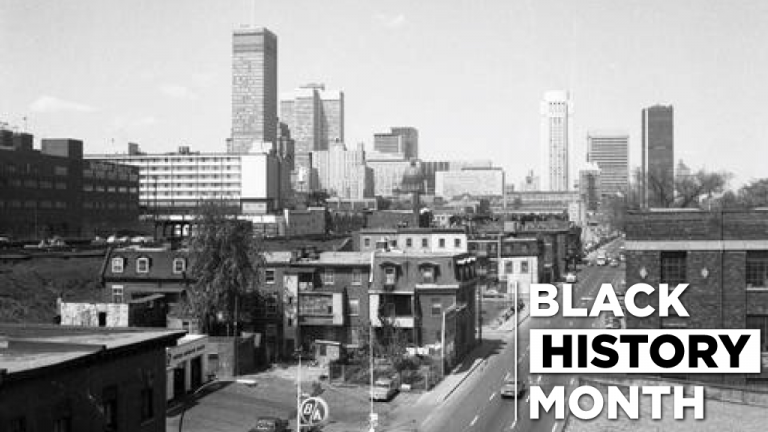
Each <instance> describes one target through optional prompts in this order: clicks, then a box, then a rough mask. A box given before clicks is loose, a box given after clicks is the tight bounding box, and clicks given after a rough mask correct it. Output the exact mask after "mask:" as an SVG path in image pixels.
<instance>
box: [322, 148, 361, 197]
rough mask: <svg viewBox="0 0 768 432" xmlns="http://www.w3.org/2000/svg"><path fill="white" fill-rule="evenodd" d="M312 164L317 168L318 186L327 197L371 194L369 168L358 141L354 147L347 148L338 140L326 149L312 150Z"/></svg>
mask: <svg viewBox="0 0 768 432" xmlns="http://www.w3.org/2000/svg"><path fill="white" fill-rule="evenodd" d="M312 163H313V164H314V166H315V167H316V168H317V179H318V187H319V188H320V189H321V190H325V191H326V192H328V194H329V195H330V196H331V197H334V198H349V199H363V198H371V197H373V169H371V168H369V167H367V166H366V165H365V151H364V150H363V148H362V144H361V145H359V146H358V148H357V150H347V148H346V147H345V146H344V143H343V142H341V141H338V142H336V143H334V144H332V145H331V148H330V149H328V150H320V151H315V152H312Z"/></svg>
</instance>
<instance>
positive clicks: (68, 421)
mask: <svg viewBox="0 0 768 432" xmlns="http://www.w3.org/2000/svg"><path fill="white" fill-rule="evenodd" d="M53 432H72V417H70V416H69V415H65V416H63V417H59V418H57V419H56V420H54V422H53Z"/></svg>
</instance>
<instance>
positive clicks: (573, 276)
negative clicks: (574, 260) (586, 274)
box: [565, 272, 576, 283]
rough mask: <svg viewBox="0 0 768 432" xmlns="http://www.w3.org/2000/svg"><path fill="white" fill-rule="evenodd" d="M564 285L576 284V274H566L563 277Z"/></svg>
mask: <svg viewBox="0 0 768 432" xmlns="http://www.w3.org/2000/svg"><path fill="white" fill-rule="evenodd" d="M565 283H576V273H573V272H571V273H568V274H567V275H565Z"/></svg>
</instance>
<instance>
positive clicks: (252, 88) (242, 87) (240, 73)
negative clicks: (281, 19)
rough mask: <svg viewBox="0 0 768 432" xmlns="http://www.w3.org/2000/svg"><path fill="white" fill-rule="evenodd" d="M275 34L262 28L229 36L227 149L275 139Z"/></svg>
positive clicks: (239, 150) (244, 149)
mask: <svg viewBox="0 0 768 432" xmlns="http://www.w3.org/2000/svg"><path fill="white" fill-rule="evenodd" d="M277 127H278V121H277V36H275V34H274V33H272V32H271V31H269V30H267V29H265V28H245V29H239V30H235V32H234V34H233V38H232V136H231V139H230V140H228V142H227V152H228V153H248V152H249V151H250V150H251V148H252V146H253V143H261V142H268V143H272V144H275V142H276V141H277Z"/></svg>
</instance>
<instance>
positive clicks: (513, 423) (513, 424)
mask: <svg viewBox="0 0 768 432" xmlns="http://www.w3.org/2000/svg"><path fill="white" fill-rule="evenodd" d="M516 424H517V419H515V421H513V422H512V425H510V426H509V428H510V429H514V428H515V425H516Z"/></svg>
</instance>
